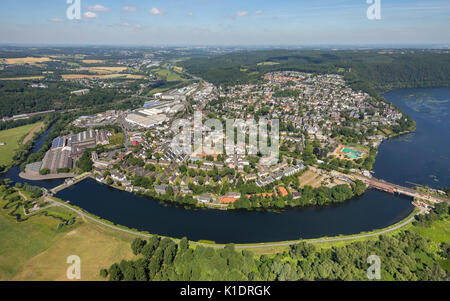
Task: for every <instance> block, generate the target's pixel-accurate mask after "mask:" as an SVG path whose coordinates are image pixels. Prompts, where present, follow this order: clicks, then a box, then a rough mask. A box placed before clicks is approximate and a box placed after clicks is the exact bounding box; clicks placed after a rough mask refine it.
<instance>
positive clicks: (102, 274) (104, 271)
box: [100, 269, 108, 278]
mask: <svg viewBox="0 0 450 301" xmlns="http://www.w3.org/2000/svg"><path fill="white" fill-rule="evenodd" d="M100 276H101V277H103V278H106V277H108V270H107V269H101V270H100Z"/></svg>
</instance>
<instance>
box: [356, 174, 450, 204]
mask: <svg viewBox="0 0 450 301" xmlns="http://www.w3.org/2000/svg"><path fill="white" fill-rule="evenodd" d="M352 178H353V179H358V180H361V181H363V182H364V183H365V184H366V185H367V186H369V187H370V188H374V189H378V190H381V191H385V192H388V193H391V194H403V195H407V196H410V197H413V198H418V199H422V200H428V201H430V202H432V203H441V202H447V203H450V200H449V199H446V198H443V197H438V196H435V195H432V194H428V193H424V192H421V191H417V190H415V189H412V188H408V187H403V186H400V185H397V184H393V183H389V182H386V181H384V180H380V179H376V178H368V177H364V176H362V175H359V174H353V175H352Z"/></svg>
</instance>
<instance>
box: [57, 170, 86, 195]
mask: <svg viewBox="0 0 450 301" xmlns="http://www.w3.org/2000/svg"><path fill="white" fill-rule="evenodd" d="M91 175H92V173H90V172H85V173H83V174H81V175H78V176H76V177H74V178H72V179H67V180H66V181H65V182H64V183H63V184H61V185H59V186H56V187H54V188H52V189H50V191H49V192H50V194H57V193H58V192H60V191H61V190H64V189H66V188H69V187H70V186H72V185H75V184H77V183H79V182H81V181H83V180H84V179H86V178H88V177H90V176H91Z"/></svg>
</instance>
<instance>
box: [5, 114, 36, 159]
mask: <svg viewBox="0 0 450 301" xmlns="http://www.w3.org/2000/svg"><path fill="white" fill-rule="evenodd" d="M39 124H41V123H40V122H38V123H34V124H27V125H23V126H19V127H16V128H12V129H8V130H3V131H0V143H4V145H0V153H1V156H0V165H9V164H11V163H13V157H14V154H15V152H16V150H17V149H18V148H19V146H20V144H22V141H24V138H25V136H27V137H28V134H29V133H30V132H31V131H33V130H35V129H36V127H37V126H39ZM37 131H39V129H38V130H37ZM33 135H34V134H33ZM31 137H33V136H31Z"/></svg>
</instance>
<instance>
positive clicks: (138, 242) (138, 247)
mask: <svg viewBox="0 0 450 301" xmlns="http://www.w3.org/2000/svg"><path fill="white" fill-rule="evenodd" d="M145 244H146V241H145V240H142V239H140V238H136V239H135V240H133V243H132V244H131V250H132V251H133V254H134V255H138V254H140V253H141V251H142V248H143V247H144V246H145Z"/></svg>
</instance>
